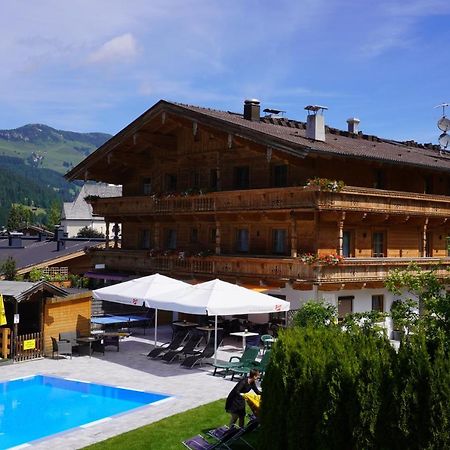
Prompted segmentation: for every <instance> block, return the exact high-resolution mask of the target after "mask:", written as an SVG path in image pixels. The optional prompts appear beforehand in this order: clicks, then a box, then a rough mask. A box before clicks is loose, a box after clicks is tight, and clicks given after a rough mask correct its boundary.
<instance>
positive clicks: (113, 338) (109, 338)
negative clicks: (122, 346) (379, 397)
mask: <svg viewBox="0 0 450 450" xmlns="http://www.w3.org/2000/svg"><path fill="white" fill-rule="evenodd" d="M102 338H103V345H104V346H105V347H108V346H114V347H116V348H117V351H119V342H120V336H119V334H118V333H117V335H115V334H112V335H108V334H104V335H103V336H102Z"/></svg>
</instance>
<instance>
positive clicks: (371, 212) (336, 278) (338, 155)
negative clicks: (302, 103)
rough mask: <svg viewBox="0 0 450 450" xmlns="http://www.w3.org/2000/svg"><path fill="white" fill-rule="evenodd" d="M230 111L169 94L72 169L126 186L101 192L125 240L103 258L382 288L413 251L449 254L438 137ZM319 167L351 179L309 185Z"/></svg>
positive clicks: (444, 161) (448, 177) (101, 211)
mask: <svg viewBox="0 0 450 450" xmlns="http://www.w3.org/2000/svg"><path fill="white" fill-rule="evenodd" d="M227 114H229V113H224V112H214V111H211V110H207V109H202V108H196V107H188V106H184V105H176V104H171V103H168V102H159V103H158V104H156V105H155V106H154V107H153V108H151V109H150V110H149V111H148V112H147V113H145V114H144V115H143V116H141V117H140V118H138V119H136V121H134V122H132V123H131V124H130V125H129V126H128V127H126V128H125V129H124V130H122V131H121V132H120V133H118V135H117V136H115V137H114V138H113V139H111V141H109V142H108V143H106V144H105V145H104V146H103V147H101V148H100V149H99V150H97V152H95V153H94V154H92V155H91V156H89V157H88V158H86V160H85V161H83V162H82V163H80V164H79V165H78V166H77V167H76V168H74V169H73V170H72V171H71V172H69V174H68V178H69V179H82V178H84V179H92V180H96V181H103V182H110V183H117V184H122V185H123V196H122V197H118V198H102V199H95V200H93V201H92V205H93V209H94V213H95V214H98V215H100V216H103V217H105V220H106V222H107V239H108V240H112V237H111V236H110V233H111V229H112V226H113V225H114V224H118V223H120V224H121V226H122V230H121V232H122V242H121V248H110V247H111V246H112V245H111V242H109V243H108V244H107V248H106V249H103V250H95V251H93V252H92V253H93V261H94V263H102V264H105V265H106V267H107V268H108V269H109V270H118V271H122V272H123V271H129V272H130V273H135V274H142V275H144V274H149V273H155V272H161V273H165V274H167V275H170V276H174V277H178V278H183V279H192V278H196V279H210V278H214V277H221V278H224V279H227V280H233V281H235V282H239V283H246V282H249V281H251V282H257V283H260V284H261V285H274V284H276V283H280V282H282V283H289V285H290V286H292V287H293V288H294V289H298V290H299V291H301V290H305V291H306V290H308V289H313V286H318V287H319V289H322V290H324V291H331V290H338V291H339V290H341V291H342V290H346V289H367V288H368V287H380V286H382V285H383V280H384V279H385V277H386V275H387V273H388V272H389V270H392V269H393V268H398V267H402V268H404V267H406V266H407V265H408V264H409V263H411V262H416V263H418V264H419V265H420V266H422V267H432V266H433V265H435V264H440V263H442V264H443V266H444V267H445V266H447V265H449V264H450V259H448V242H447V238H448V236H450V222H449V221H448V218H449V217H450V197H448V194H449V193H450V158H448V157H446V156H442V155H441V154H440V152H439V151H438V150H437V149H436V148H433V147H432V146H425V147H423V146H422V147H420V146H417V145H416V144H414V145H413V144H411V143H408V144H406V143H396V142H393V141H386V140H381V139H379V138H376V137H373V136H366V135H361V134H352V133H347V132H339V131H338V130H334V129H327V133H326V141H325V142H324V143H322V142H315V141H311V140H308V139H306V138H305V137H304V126H303V125H302V124H300V125H299V124H298V123H297V122H293V121H287V120H284V121H278V122H277V121H273V120H272V121H270V120H266V119H264V120H263V119H261V120H260V121H257V123H255V122H251V121H249V120H246V119H245V118H242V117H241V116H236V115H231V114H230V115H227ZM297 137H298V139H297ZM297 140H298V142H297ZM339 146H340V147H339ZM346 146H347V147H348V149H350V150H349V152H347V153H348V154H346V153H345V151H344V150H345V148H347V147H346ZM342 148H344V150H342ZM358 152H359V153H358ZM386 155H387V156H386ZM316 177H320V178H325V179H329V180H342V181H343V184H344V187H342V188H340V187H339V188H336V189H335V190H334V191H333V189H324V188H323V187H322V188H321V187H318V186H315V185H314V184H312V185H311V184H309V185H308V180H312V179H314V178H316ZM116 247H117V246H116ZM307 254H313V255H315V256H316V257H318V258H320V257H325V256H327V255H330V254H335V255H337V256H338V258H339V259H340V260H341V261H340V262H338V263H337V264H334V263H331V264H330V263H326V262H324V261H323V260H322V261H321V260H316V261H309V262H305V255H307Z"/></svg>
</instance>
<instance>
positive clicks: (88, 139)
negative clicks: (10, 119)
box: [0, 124, 111, 174]
mask: <svg viewBox="0 0 450 450" xmlns="http://www.w3.org/2000/svg"><path fill="white" fill-rule="evenodd" d="M110 137H111V135H109V134H105V133H75V132H73V131H63V130H55V129H54V128H51V127H49V126H47V125H41V124H30V125H25V126H23V127H20V128H16V129H14V130H0V156H13V157H17V158H20V159H22V160H23V161H25V164H27V165H29V166H32V167H41V168H46V169H51V170H54V171H56V172H59V173H61V174H64V173H66V172H67V171H68V170H69V169H71V168H72V167H73V166H75V165H76V164H78V163H79V162H80V161H81V160H82V159H84V158H85V157H86V156H88V155H89V154H91V153H92V152H93V151H94V150H95V149H97V148H98V147H100V146H101V145H102V144H103V143H105V142H106V141H107V140H108V139H109V138H110Z"/></svg>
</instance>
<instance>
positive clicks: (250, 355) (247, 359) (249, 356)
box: [213, 347, 259, 377]
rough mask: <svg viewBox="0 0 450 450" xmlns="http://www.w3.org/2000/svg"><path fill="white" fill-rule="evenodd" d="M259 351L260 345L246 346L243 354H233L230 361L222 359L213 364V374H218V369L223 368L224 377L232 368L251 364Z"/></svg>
mask: <svg viewBox="0 0 450 450" xmlns="http://www.w3.org/2000/svg"><path fill="white" fill-rule="evenodd" d="M258 353H259V347H246V349H245V350H244V353H243V354H242V356H240V357H239V356H232V357H231V358H230V360H229V361H228V362H226V361H222V362H220V361H219V362H217V363H215V364H213V366H214V373H213V376H215V375H216V371H217V369H223V370H222V372H224V375H223V377H226V376H227V375H228V371H229V370H230V369H232V368H238V367H243V366H249V365H251V364H252V363H254V362H255V360H256V357H257V356H258Z"/></svg>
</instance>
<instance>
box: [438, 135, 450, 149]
mask: <svg viewBox="0 0 450 450" xmlns="http://www.w3.org/2000/svg"><path fill="white" fill-rule="evenodd" d="M439 145H440V146H441V148H443V149H444V150H446V149H447V148H449V150H450V136H449V135H448V134H447V133H442V134H441V135H440V136H439Z"/></svg>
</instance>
